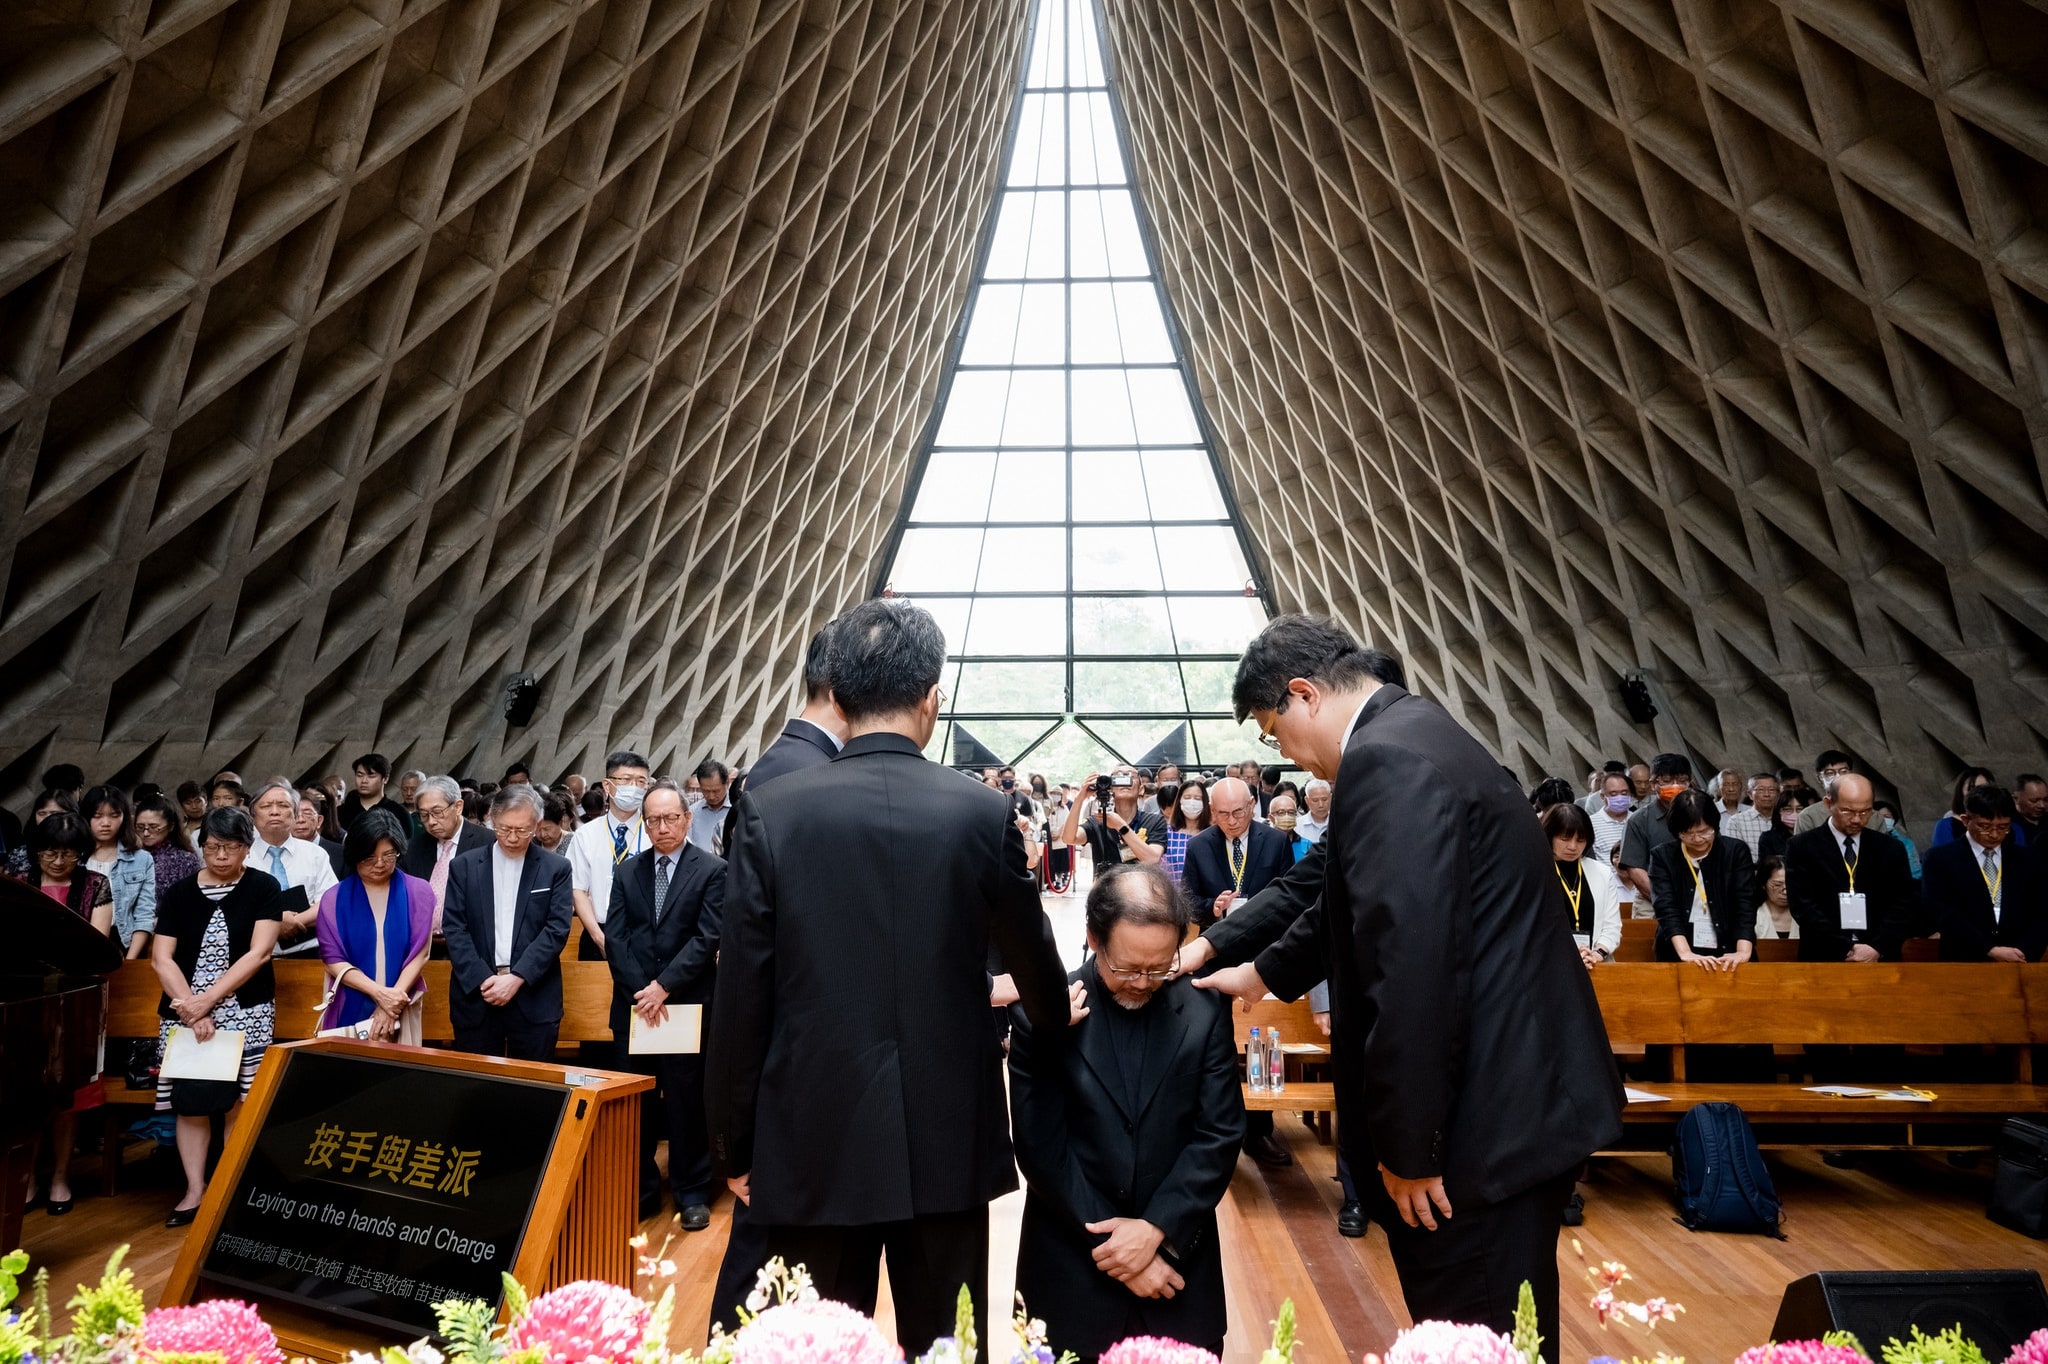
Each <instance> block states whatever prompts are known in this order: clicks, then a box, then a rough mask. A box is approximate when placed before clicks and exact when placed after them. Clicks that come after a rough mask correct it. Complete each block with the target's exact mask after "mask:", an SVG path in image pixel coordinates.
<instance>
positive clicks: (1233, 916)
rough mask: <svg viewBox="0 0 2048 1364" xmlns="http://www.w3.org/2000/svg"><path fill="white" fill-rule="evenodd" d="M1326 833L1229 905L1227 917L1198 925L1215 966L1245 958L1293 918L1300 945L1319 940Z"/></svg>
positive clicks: (1286, 928)
mask: <svg viewBox="0 0 2048 1364" xmlns="http://www.w3.org/2000/svg"><path fill="white" fill-rule="evenodd" d="M1329 855H1330V838H1329V835H1328V834H1327V833H1326V834H1324V835H1323V837H1322V838H1321V839H1319V840H1318V841H1317V842H1316V843H1315V845H1314V846H1312V847H1311V848H1310V849H1309V850H1308V852H1307V853H1306V854H1305V855H1304V856H1303V857H1302V859H1301V860H1300V861H1299V862H1296V863H1295V864H1294V865H1293V866H1292V867H1290V868H1288V870H1287V873H1286V874H1285V875H1283V876H1281V877H1280V878H1279V879H1278V880H1276V881H1274V882H1272V883H1270V884H1269V885H1267V886H1266V888H1265V889H1264V890H1261V891H1260V892H1259V893H1258V894H1257V895H1254V896H1252V897H1251V899H1249V900H1247V901H1246V902H1244V903H1243V904H1240V905H1239V906H1237V908H1235V909H1233V910H1231V911H1230V915H1229V917H1228V918H1226V919H1223V920H1221V921H1220V922H1218V923H1215V924H1212V925H1210V926H1209V927H1208V928H1206V929H1204V930H1202V936H1203V937H1204V938H1207V939H1208V940H1209V946H1210V947H1211V948H1213V949H1214V950H1215V952H1216V961H1215V964H1216V965H1217V966H1236V965H1238V964H1239V963H1240V962H1247V961H1250V960H1251V959H1252V958H1254V957H1256V956H1258V955H1259V954H1260V953H1261V952H1264V951H1265V950H1266V949H1267V948H1269V947H1272V946H1273V945H1274V944H1276V943H1278V942H1280V941H1281V939H1282V938H1284V937H1286V936H1287V935H1288V933H1289V931H1290V930H1292V929H1294V927H1295V925H1296V924H1297V923H1301V922H1303V920H1304V919H1306V920H1307V922H1306V926H1305V927H1303V928H1302V929H1301V930H1300V931H1301V934H1302V939H1301V941H1302V943H1303V944H1304V946H1309V945H1314V944H1317V943H1320V941H1321V938H1320V936H1319V935H1320V934H1321V932H1322V920H1321V917H1320V916H1321V904H1322V896H1323V877H1324V875H1325V873H1326V872H1327V871H1328V868H1329Z"/></svg>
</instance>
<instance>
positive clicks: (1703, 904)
mask: <svg viewBox="0 0 2048 1364" xmlns="http://www.w3.org/2000/svg"><path fill="white" fill-rule="evenodd" d="M1680 856H1682V857H1684V858H1685V869H1686V870H1687V871H1689V872H1691V873H1692V888H1693V889H1694V890H1696V891H1698V892H1699V896H1700V908H1701V909H1703V910H1705V911H1706V912H1707V917H1708V918H1709V919H1712V918H1713V915H1714V909H1713V906H1711V905H1709V904H1708V903H1707V884H1706V882H1704V881H1702V880H1700V867H1699V863H1697V862H1695V861H1693V860H1692V854H1690V853H1681V854H1680Z"/></svg>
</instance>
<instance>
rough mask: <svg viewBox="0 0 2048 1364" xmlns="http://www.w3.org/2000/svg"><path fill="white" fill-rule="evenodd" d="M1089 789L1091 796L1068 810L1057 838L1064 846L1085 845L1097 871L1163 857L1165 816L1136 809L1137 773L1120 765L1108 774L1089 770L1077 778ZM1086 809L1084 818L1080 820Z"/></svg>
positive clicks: (1152, 860)
mask: <svg viewBox="0 0 2048 1364" xmlns="http://www.w3.org/2000/svg"><path fill="white" fill-rule="evenodd" d="M1081 787H1082V789H1083V790H1084V791H1092V793H1093V796H1094V798H1093V800H1092V801H1076V802H1074V805H1073V807H1072V808H1071V809H1069V810H1068V811H1067V823H1066V827H1065V828H1063V829H1062V830H1060V842H1061V843H1063V844H1065V845H1067V846H1068V847H1073V848H1078V847H1080V846H1081V845H1082V844H1084V843H1085V844H1086V845H1087V846H1088V851H1089V854H1090V855H1091V856H1092V857H1093V858H1094V861H1095V870H1096V872H1097V873H1098V874H1100V873H1101V872H1103V871H1105V870H1107V869H1108V868H1110V867H1114V866H1117V865H1118V864H1120V863H1124V862H1155V863H1156V862H1158V861H1159V860H1160V859H1161V858H1162V857H1164V856H1166V821H1165V819H1163V818H1161V817H1160V815H1159V814H1158V813H1157V812H1153V813H1151V814H1147V813H1144V812H1142V811H1140V810H1139V809H1138V797H1139V790H1138V777H1137V773H1136V771H1135V770H1134V769H1132V768H1130V767H1128V766H1124V767H1117V768H1113V769H1111V771H1110V772H1109V774H1108V775H1106V776H1105V775H1103V774H1102V773H1099V772H1090V773H1089V774H1088V780H1087V781H1085V782H1083V783H1081ZM1084 810H1086V811H1087V812H1088V813H1089V816H1090V817H1089V818H1088V819H1086V820H1083V819H1082V817H1081V816H1082V814H1083V812H1084Z"/></svg>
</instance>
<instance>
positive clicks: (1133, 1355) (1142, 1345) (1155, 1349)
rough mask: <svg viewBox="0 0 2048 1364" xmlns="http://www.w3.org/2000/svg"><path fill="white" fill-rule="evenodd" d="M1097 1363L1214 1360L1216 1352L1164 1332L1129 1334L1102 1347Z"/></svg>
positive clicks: (1201, 1363)
mask: <svg viewBox="0 0 2048 1364" xmlns="http://www.w3.org/2000/svg"><path fill="white" fill-rule="evenodd" d="M1100 1364H1217V1361H1216V1356H1215V1355H1212V1354H1210V1353H1209V1352H1208V1351H1207V1350H1204V1349H1202V1348H1201V1347H1200V1346H1198V1345H1189V1344H1186V1343H1184V1342H1182V1341H1178V1340H1168V1339H1166V1338H1165V1337H1164V1336H1132V1337H1131V1338H1130V1339H1129V1340H1120V1341H1118V1342H1117V1343H1116V1344H1114V1345H1112V1346H1110V1347H1109V1348H1108V1349H1107V1350H1104V1351H1103V1352H1102V1354H1101V1356H1100Z"/></svg>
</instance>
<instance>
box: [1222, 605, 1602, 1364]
mask: <svg viewBox="0 0 2048 1364" xmlns="http://www.w3.org/2000/svg"><path fill="white" fill-rule="evenodd" d="M1384 665H1385V660H1384V658H1383V656H1381V655H1379V654H1378V651H1376V650H1370V649H1362V648H1360V647H1359V645H1358V644H1357V643H1356V642H1355V641H1353V640H1352V639H1351V637H1350V636H1349V635H1348V634H1347V633H1346V632H1345V631H1344V630H1343V628H1342V627H1341V626H1338V625H1337V624H1336V623H1335V622H1333V621H1330V620H1326V619H1319V618H1309V617H1303V616H1282V617H1279V618H1278V619H1276V620H1274V621H1273V622H1272V623H1271V624H1269V625H1268V626H1267V627H1266V628H1265V630H1263V631H1262V632H1261V633H1260V635H1259V637H1258V638H1257V639H1256V640H1255V641H1253V643H1252V646H1251V647H1250V648H1249V649H1248V650H1246V652H1245V656H1244V658H1243V660H1242V661H1241V662H1240V663H1239V665H1238V673H1237V681H1236V683H1235V686H1234V687H1233V691H1232V701H1233V705H1234V707H1235V709H1236V711H1237V713H1238V716H1239V717H1240V718H1244V717H1247V716H1250V717H1252V718H1255V719H1256V720H1257V721H1258V724H1259V728H1260V731H1261V734H1262V736H1263V737H1266V738H1267V740H1268V742H1274V741H1277V742H1278V744H1279V746H1280V747H1281V749H1282V750H1283V751H1284V752H1285V753H1286V755H1287V756H1288V757H1289V758H1290V759H1291V760H1293V761H1294V762H1295V763H1297V764H1298V765H1300V766H1302V767H1304V768H1306V769H1307V770H1308V771H1309V773H1310V774H1311V775H1312V776H1316V777H1320V778H1322V779H1324V780H1326V781H1333V782H1334V783H1335V786H1336V796H1335V800H1334V803H1333V804H1332V806H1331V809H1330V827H1329V831H1328V832H1327V833H1325V834H1324V836H1323V839H1322V841H1321V843H1319V844H1318V845H1317V846H1318V848H1319V849H1320V848H1327V849H1328V853H1327V855H1326V858H1325V859H1324V861H1323V864H1322V866H1321V867H1320V868H1319V869H1320V870H1321V871H1322V872H1323V873H1324V874H1325V879H1324V880H1323V883H1322V898H1321V900H1320V901H1319V902H1318V903H1317V904H1315V905H1311V906H1310V907H1309V908H1308V909H1307V910H1305V911H1304V912H1302V913H1301V914H1300V915H1299V916H1298V917H1297V918H1296V919H1295V921H1294V924H1293V927H1292V928H1291V929H1289V930H1288V932H1287V935H1286V936H1285V937H1284V938H1282V939H1281V941H1280V942H1278V943H1277V944H1275V945H1274V946H1272V947H1269V948H1267V949H1266V950H1265V951H1264V952H1262V953H1260V954H1259V957H1258V959H1257V961H1256V962H1255V963H1253V964H1250V965H1244V966H1234V967H1229V968H1226V969H1224V970H1221V971H1218V972H1216V973H1215V974H1214V975H1212V976H1210V977H1208V978H1207V979H1206V980H1199V981H1197V982H1196V983H1197V984H1198V985H1200V986H1204V987H1207V988H1212V989H1224V990H1227V991H1228V992H1230V993H1232V994H1237V995H1244V996H1250V997H1253V998H1256V997H1258V996H1260V995H1262V994H1264V993H1266V992H1267V990H1269V989H1270V990H1271V991H1272V992H1273V993H1274V994H1276V995H1278V996H1279V997H1280V998H1282V999H1298V998H1300V997H1301V996H1302V995H1303V994H1305V993H1307V991H1308V989H1309V987H1310V986H1312V985H1314V984H1315V983H1316V982H1317V981H1318V980H1321V979H1323V978H1324V976H1325V975H1327V976H1328V978H1329V981H1330V1038H1331V1048H1332V1057H1331V1059H1332V1064H1333V1067H1334V1071H1335V1075H1336V1084H1337V1107H1338V1132H1339V1134H1340V1137H1341V1139H1342V1141H1343V1143H1344V1148H1345V1155H1346V1157H1347V1159H1348V1161H1349V1163H1350V1166H1351V1168H1352V1169H1353V1170H1355V1171H1358V1172H1361V1173H1363V1172H1366V1171H1372V1170H1377V1171H1378V1172H1379V1176H1380V1177H1379V1181H1378V1182H1379V1185H1380V1187H1379V1188H1376V1189H1373V1188H1368V1189H1362V1190H1361V1192H1362V1193H1367V1194H1368V1196H1369V1197H1370V1199H1371V1204H1372V1212H1373V1215H1374V1217H1375V1220H1377V1221H1379V1222H1380V1224H1381V1225H1382V1226H1383V1227H1384V1228H1385V1229H1386V1232H1387V1241H1388V1245H1389V1248H1390V1250H1391V1251H1392V1253H1393V1260H1394V1267H1395V1270H1396V1271H1397V1272H1398V1273H1399V1275H1400V1278H1401V1289H1402V1293H1403V1295H1404V1296H1405V1297H1406V1299H1407V1303H1408V1310H1409V1312H1410V1314H1411V1315H1412V1316H1413V1317H1414V1318H1415V1319H1416V1320H1418V1321H1420V1320H1423V1319H1425V1318H1437V1319H1442V1320H1448V1321H1468V1322H1479V1323H1482V1324H1484V1325H1487V1326H1491V1327H1493V1328H1494V1329H1495V1330H1499V1331H1507V1330H1509V1329H1511V1327H1512V1324H1513V1319H1514V1310H1515V1299H1516V1294H1517V1290H1518V1288H1519V1286H1520V1284H1521V1283H1522V1282H1523V1281H1524V1280H1527V1281H1528V1282H1529V1283H1530V1285H1531V1286H1532V1287H1533V1288H1534V1290H1535V1295H1536V1310H1537V1318H1538V1329H1539V1330H1540V1331H1541V1333H1542V1335H1543V1337H1544V1340H1545V1342H1546V1344H1545V1346H1544V1349H1545V1352H1546V1357H1548V1358H1551V1359H1555V1358H1556V1349H1557V1347H1556V1341H1557V1339H1558V1328H1557V1301H1558V1275H1557V1232H1558V1226H1559V1221H1560V1216H1559V1214H1560V1210H1561V1209H1562V1208H1563V1207H1564V1204H1565V1199H1566V1197H1567V1195H1568V1194H1569V1193H1570V1192H1571V1185H1572V1179H1573V1175H1574V1173H1575V1172H1576V1171H1577V1169H1578V1167H1579V1165H1580V1164H1581V1163H1582V1162H1583V1161H1584V1160H1585V1159H1586V1157H1587V1156H1589V1155H1591V1154H1592V1153H1593V1152H1594V1151H1596V1150H1599V1149H1600V1148H1601V1147H1603V1146H1606V1145H1609V1144H1611V1143H1612V1142H1614V1141H1616V1140H1617V1139H1619V1138H1620V1136H1621V1131H1622V1127H1621V1113H1622V1092H1621V1080H1620V1077H1619V1075H1618V1074H1617V1073H1616V1071H1615V1068H1614V1060H1613V1055H1612V1053H1611V1052H1610V1050H1609V1047H1608V1042H1607V1033H1606V1029H1605V1027H1604V1026H1603V1025H1602V1023H1601V1020H1600V1008H1599V1003H1598V1001H1597V1000H1596V999H1595V997H1594V995H1593V988H1592V984H1591V982H1590V981H1589V979H1588V977H1587V972H1586V970H1585V967H1584V966H1583V965H1582V964H1581V963H1580V962H1579V959H1578V954H1577V952H1576V951H1575V950H1574V949H1573V947H1572V943H1571V939H1570V937H1569V936H1568V935H1566V934H1563V933H1560V932H1558V931H1557V923H1558V921H1559V919H1560V918H1561V917H1562V916H1564V915H1565V913H1566V909H1565V905H1564V899H1563V891H1562V888H1561V887H1560V886H1559V884H1558V881H1557V876H1556V872H1555V869H1554V864H1553V862H1552V860H1551V856H1550V849H1549V846H1548V845H1547V842H1546V841H1545V839H1544V838H1543V835H1542V832H1541V830H1540V829H1539V828H1538V827H1537V825H1536V823H1535V822H1534V821H1533V820H1531V819H1530V818H1529V807H1528V802H1527V801H1526V800H1525V799H1524V798H1523V796H1522V793H1521V792H1520V791H1519V790H1517V789H1516V787H1515V784H1514V782H1513V781H1511V780H1510V779H1509V777H1508V775H1507V774H1506V773H1505V772H1503V771H1502V770H1501V767H1500V765H1499V764H1498V763H1497V762H1495V761H1494V759H1493V757H1492V755H1490V754H1488V753H1487V751H1486V750H1485V749H1484V748H1483V747H1481V746H1480V744H1479V743H1478V742H1477V741H1476V740H1474V739H1473V738H1472V736H1471V735H1470V734H1468V733H1466V732H1465V730H1464V729H1463V728H1461V727H1460V726H1459V725H1458V723H1457V722H1456V721H1455V720H1453V719H1452V718H1451V717H1450V716H1449V715H1448V714H1446V713H1445V712H1444V711H1443V709H1442V708H1441V707H1439V706H1436V705H1434V704H1432V703H1430V702H1428V701H1424V700H1422V699H1421V698H1420V697H1415V696H1410V695H1409V694H1408V693H1407V692H1406V691H1404V690H1403V689H1401V688H1400V687H1396V686H1391V685H1386V684H1383V683H1381V682H1380V681H1379V680H1378V679H1377V677H1376V676H1375V673H1376V672H1378V671H1383V670H1384ZM1314 860H1315V859H1314V855H1313V854H1311V857H1310V858H1307V859H1304V861H1303V862H1302V863H1301V864H1300V865H1299V866H1298V867H1297V868H1296V872H1297V873H1301V874H1302V876H1303V877H1306V876H1308V875H1313V871H1310V872H1305V873H1304V872H1302V868H1306V867H1310V865H1311V863H1312V862H1313V861H1314ZM1281 884H1282V886H1288V887H1290V888H1291V891H1292V890H1298V889H1299V888H1300V884H1301V882H1300V881H1298V880H1296V878H1294V877H1292V876H1290V877H1288V878H1283V879H1282V883H1281ZM1233 917H1234V916H1233ZM1227 922H1228V920H1226V923H1227ZM1183 961H1184V964H1185V958H1184V959H1183ZM1367 1183H1368V1185H1370V1183H1371V1181H1370V1180H1369V1179H1368V1181H1367ZM1454 1210H1455V1216H1453V1215H1452V1214H1453V1211H1454Z"/></svg>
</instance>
